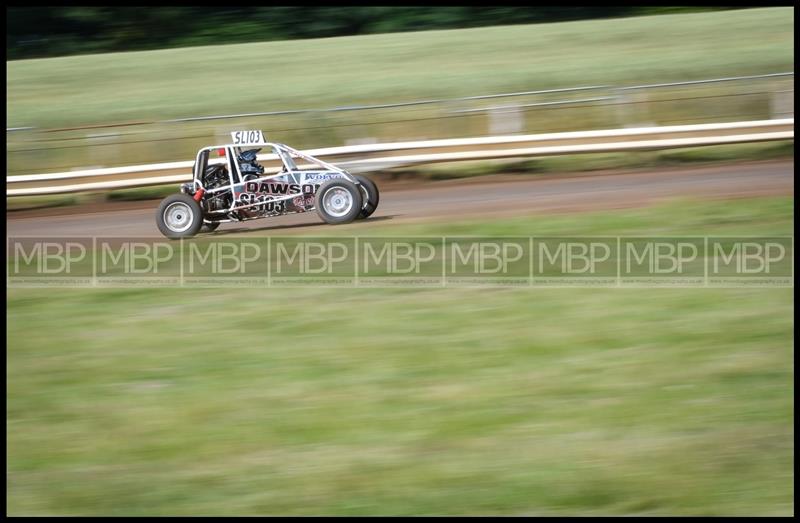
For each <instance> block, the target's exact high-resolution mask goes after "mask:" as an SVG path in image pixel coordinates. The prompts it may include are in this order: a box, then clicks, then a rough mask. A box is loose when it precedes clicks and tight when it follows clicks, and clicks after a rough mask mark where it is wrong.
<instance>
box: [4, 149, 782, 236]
mask: <svg viewBox="0 0 800 523" xmlns="http://www.w3.org/2000/svg"><path fill="white" fill-rule="evenodd" d="M379 187H380V188H381V189H382V191H381V202H380V206H379V207H378V210H377V211H376V212H375V214H374V215H373V218H370V219H368V220H366V221H364V222H357V223H355V224H351V225H349V226H347V227H348V230H350V229H351V228H356V229H358V232H357V234H365V233H368V232H369V230H370V228H371V227H370V223H380V224H381V225H386V224H387V223H395V222H398V223H399V222H408V221H418V220H447V219H455V218H468V217H488V216H514V215H529V214H537V213H548V212H580V211H587V210H602V209H615V208H627V207H637V206H642V205H649V204H652V203H656V202H659V201H663V200H667V199H671V198H705V199H728V198H742V197H748V196H777V195H785V196H793V195H794V161H781V162H752V163H740V164H729V165H718V166H713V167H695V168H679V169H659V170H649V171H628V172H611V173H609V172H599V173H591V174H574V175H569V174H559V175H552V176H547V177H543V176H536V177H532V176H530V175H528V176H524V175H499V176H485V177H480V178H475V179H462V180H448V181H440V182H419V183H418V184H410V183H408V182H403V183H387V184H385V185H382V184H379ZM157 207H158V201H147V202H131V203H128V204H103V205H102V206H97V207H84V208H83V209H66V208H65V209H57V208H56V209H48V210H45V211H33V212H28V211H18V212H10V213H7V214H6V225H7V235H8V236H9V237H14V236H55V237H66V236H95V235H96V236H160V233H159V232H158V229H157V228H156V225H155V210H156V208H157ZM76 210H79V211H80V212H78V213H76V212H75V211H76ZM321 227H329V226H328V225H325V224H324V223H322V222H321V220H320V218H319V217H318V216H317V214H316V213H315V212H310V213H305V214H295V215H289V216H279V217H276V218H268V219H263V220H253V221H248V222H243V223H227V224H222V225H221V226H220V228H219V229H218V230H217V232H216V233H214V234H215V235H220V234H240V233H249V234H252V233H256V234H260V235H273V234H314V233H315V231H318V230H320V228H321Z"/></svg>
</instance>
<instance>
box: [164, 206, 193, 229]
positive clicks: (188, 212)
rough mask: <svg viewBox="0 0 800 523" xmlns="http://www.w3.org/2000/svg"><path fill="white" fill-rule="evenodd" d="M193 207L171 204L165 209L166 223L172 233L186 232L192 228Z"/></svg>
mask: <svg viewBox="0 0 800 523" xmlns="http://www.w3.org/2000/svg"><path fill="white" fill-rule="evenodd" d="M192 218H194V215H193V213H192V209H191V207H189V206H188V205H187V204H185V203H183V202H175V203H171V204H169V205H168V206H167V208H166V209H164V223H165V224H166V225H167V228H168V229H169V230H170V231H172V232H184V231H186V230H187V229H188V228H189V227H191V226H192V221H193V220H192Z"/></svg>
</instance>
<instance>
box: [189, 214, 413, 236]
mask: <svg viewBox="0 0 800 523" xmlns="http://www.w3.org/2000/svg"><path fill="white" fill-rule="evenodd" d="M397 216H398V215H396V214H390V215H384V216H371V217H369V218H367V219H366V220H356V221H354V222H351V223H349V224H348V225H353V224H361V223H364V224H366V223H370V222H379V221H384V220H391V219H393V218H396V217H397ZM225 225H226V224H224V223H223V224H222V225H220V228H219V229H217V230H216V231H214V232H209V233H200V235H202V236H224V235H227V234H236V233H244V232H265V231H280V230H286V229H310V228H314V227H324V226H328V224H326V223H323V222H314V223H292V224H288V225H273V226H270V227H236V228H225Z"/></svg>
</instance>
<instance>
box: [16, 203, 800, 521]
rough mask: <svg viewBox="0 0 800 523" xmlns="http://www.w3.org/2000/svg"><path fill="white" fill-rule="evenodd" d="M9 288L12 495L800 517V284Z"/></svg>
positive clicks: (737, 230) (65, 500)
mask: <svg viewBox="0 0 800 523" xmlns="http://www.w3.org/2000/svg"><path fill="white" fill-rule="evenodd" d="M793 213H794V201H793V198H753V199H745V200H737V201H727V202H706V201H704V202H698V201H692V200H685V201H679V202H674V203H670V204H665V205H660V206H656V207H650V208H640V209H632V210H625V211H615V212H604V213H593V214H589V215H584V214H577V215H560V216H536V217H527V218H514V219H503V220H491V221H482V222H477V221H473V222H456V223H447V224H440V223H417V224H410V225H405V226H402V227H400V226H397V225H394V226H393V225H391V224H381V225H379V226H376V228H375V230H374V231H373V232H375V233H378V234H380V233H387V234H389V233H390V234H434V235H435V234H475V235H480V234H505V235H514V234H523V235H537V234H538V235H554V236H555V235H559V234H561V235H579V234H585V235H601V234H612V235H620V234H630V235H635V234H641V235H648V234H649V235H670V234H675V235H679V234H684V235H697V234H720V235H723V234H727V235H791V234H792V227H793V224H792V220H793ZM376 225H377V224H376ZM337 233H338V234H341V232H340V231H337ZM345 234H346V229H345ZM7 306H8V313H7V320H8V337H7V340H8V353H7V365H8V371H7V438H8V444H7V457H8V465H7V483H8V486H7V504H8V509H7V513H8V514H12V515H19V514H88V515H101V514H107V515H114V514H116V515H122V514H125V515H134V514H140V515H153V514H175V515H178V514H187V515H198V514H229V515H251V514H294V515H304V514H337V515H361V514H387V515H388V514H392V515H394V514H414V515H416V514H499V515H523V514H526V515H547V514H555V515H565V514H580V515H620V514H677V515H690V514H693V515H722V514H725V515H756V514H759V515H760V514H767V515H790V514H793V513H794V502H793V494H794V492H793V479H794V476H793V456H794V447H793V436H794V432H793V406H794V405H793V379H794V375H793V353H792V339H793V326H794V325H793V316H792V313H793V307H794V305H793V289H735V290H731V289H728V290H724V289H483V290H480V289H454V288H446V289H404V290H379V289H372V290H367V289H344V290H343V289H270V290H268V291H266V290H257V289H236V290H227V291H226V290H209V289H205V290H197V289H195V290H190V289H182V290H174V289H149V290H147V289H145V290H140V289H127V290H124V289H112V290H67V289H56V290H33V289H9V291H8V297H7Z"/></svg>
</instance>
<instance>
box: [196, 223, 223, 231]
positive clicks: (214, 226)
mask: <svg viewBox="0 0 800 523" xmlns="http://www.w3.org/2000/svg"><path fill="white" fill-rule="evenodd" d="M217 227H219V222H216V223H203V227H202V228H201V229H200V232H214V231H216V230H217Z"/></svg>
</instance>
